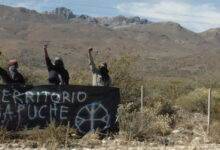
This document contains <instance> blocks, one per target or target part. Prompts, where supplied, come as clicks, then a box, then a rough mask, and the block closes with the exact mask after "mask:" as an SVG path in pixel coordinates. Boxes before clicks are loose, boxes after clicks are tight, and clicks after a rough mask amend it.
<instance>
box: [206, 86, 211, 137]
mask: <svg viewBox="0 0 220 150" xmlns="http://www.w3.org/2000/svg"><path fill="white" fill-rule="evenodd" d="M211 93H212V89H211V88H210V89H209V94H208V124H207V135H209V132H210V123H211V99H212V97H211V96H212V95H211Z"/></svg>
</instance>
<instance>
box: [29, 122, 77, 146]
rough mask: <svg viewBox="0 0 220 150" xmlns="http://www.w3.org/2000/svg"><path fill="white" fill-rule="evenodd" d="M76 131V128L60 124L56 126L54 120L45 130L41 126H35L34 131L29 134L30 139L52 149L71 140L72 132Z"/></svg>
mask: <svg viewBox="0 0 220 150" xmlns="http://www.w3.org/2000/svg"><path fill="white" fill-rule="evenodd" d="M73 133H76V130H75V129H74V128H69V133H68V127H67V126H63V125H59V126H56V124H55V121H52V123H50V124H49V125H48V127H47V128H46V129H44V130H40V129H39V127H35V128H34V129H33V132H32V133H31V134H30V135H29V140H34V141H36V142H37V144H38V147H48V148H51V149H54V148H57V147H58V146H60V145H62V144H63V145H64V144H65V142H67V143H69V142H70V137H69V135H70V134H73Z"/></svg>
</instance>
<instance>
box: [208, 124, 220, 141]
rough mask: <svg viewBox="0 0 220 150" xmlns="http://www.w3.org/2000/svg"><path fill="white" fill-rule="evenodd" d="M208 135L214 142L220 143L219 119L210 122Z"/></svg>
mask: <svg viewBox="0 0 220 150" xmlns="http://www.w3.org/2000/svg"><path fill="white" fill-rule="evenodd" d="M210 136H211V138H212V140H213V141H214V142H215V143H219V144H220V121H215V122H213V123H212V124H211V127H210Z"/></svg>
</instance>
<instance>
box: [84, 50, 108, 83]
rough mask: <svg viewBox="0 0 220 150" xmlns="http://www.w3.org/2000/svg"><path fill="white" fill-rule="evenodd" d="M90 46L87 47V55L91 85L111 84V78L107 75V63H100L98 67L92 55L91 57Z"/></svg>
mask: <svg viewBox="0 0 220 150" xmlns="http://www.w3.org/2000/svg"><path fill="white" fill-rule="evenodd" d="M92 50H93V49H92V48H90V49H88V52H89V53H88V55H89V66H90V69H91V71H92V77H93V80H92V85H93V86H108V87H110V86H112V80H111V78H110V76H109V74H108V73H109V71H108V66H107V63H101V64H100V65H99V66H98V68H97V67H96V65H95V63H94V60H93V57H92V53H91V52H92Z"/></svg>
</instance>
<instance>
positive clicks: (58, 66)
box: [44, 45, 69, 85]
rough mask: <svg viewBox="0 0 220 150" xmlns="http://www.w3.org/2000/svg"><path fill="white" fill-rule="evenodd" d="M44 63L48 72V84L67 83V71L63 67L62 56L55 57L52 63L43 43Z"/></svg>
mask: <svg viewBox="0 0 220 150" xmlns="http://www.w3.org/2000/svg"><path fill="white" fill-rule="evenodd" d="M44 52H45V59H46V65H47V69H48V72H49V78H48V83H49V84H50V85H68V84H69V73H68V71H67V70H66V69H65V67H64V63H63V60H62V58H60V57H56V58H55V62H54V64H52V62H51V60H50V58H49V56H48V53H47V46H46V45H44Z"/></svg>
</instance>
